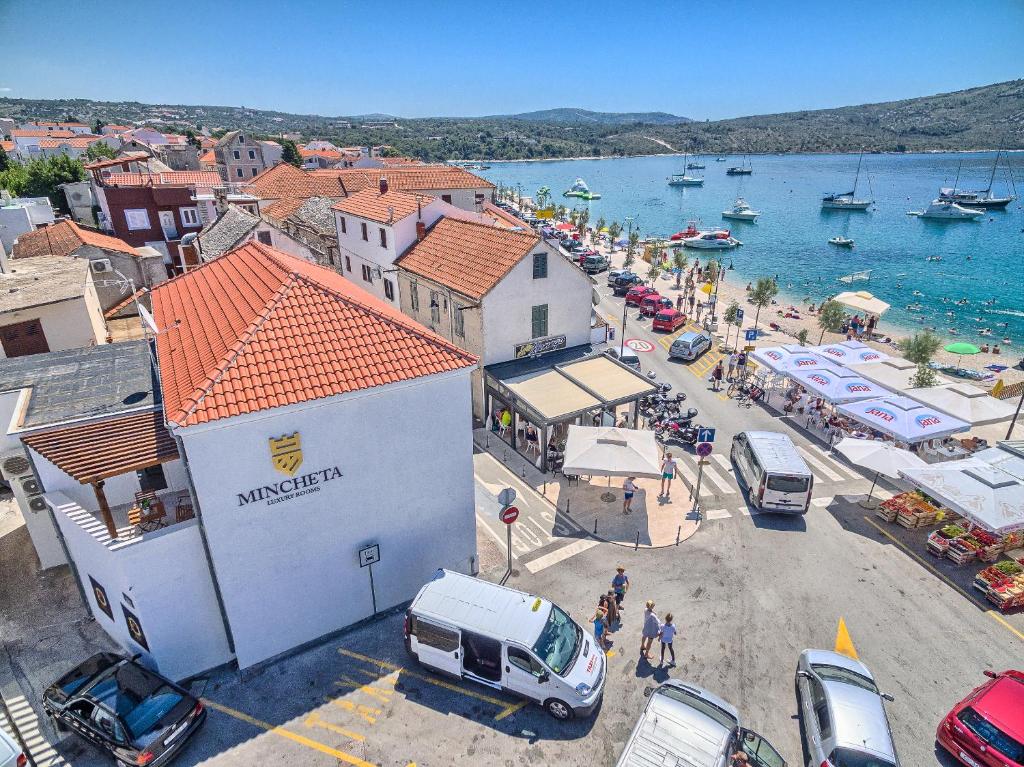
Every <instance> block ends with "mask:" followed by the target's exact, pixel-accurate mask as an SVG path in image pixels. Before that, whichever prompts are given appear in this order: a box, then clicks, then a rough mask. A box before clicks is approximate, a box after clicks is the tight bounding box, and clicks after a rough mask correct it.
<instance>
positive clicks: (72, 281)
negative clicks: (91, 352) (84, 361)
mask: <svg viewBox="0 0 1024 767" xmlns="http://www.w3.org/2000/svg"><path fill="white" fill-rule="evenodd" d="M8 267H9V268H8V270H7V271H5V272H3V273H2V274H0V357H2V358H9V357H21V356H23V355H26V354H41V353H43V352H48V351H59V350H61V349H77V348H81V347H86V346H94V345H96V344H102V343H106V337H107V327H106V323H105V322H104V318H103V308H102V307H101V306H100V299H99V296H97V295H96V287H95V285H94V284H93V279H92V269H90V268H89V262H88V261H86V260H85V259H80V258H64V257H59V256H40V257H38V258H25V259H13V260H11V261H9V262H8Z"/></svg>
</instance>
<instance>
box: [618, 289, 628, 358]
mask: <svg viewBox="0 0 1024 767" xmlns="http://www.w3.org/2000/svg"><path fill="white" fill-rule="evenodd" d="M627 309H629V304H627V303H626V300H625V299H623V300H622V337H621V338H620V339H619V358H620V359H621V358H622V355H623V354H624V353H625V351H626V310H627Z"/></svg>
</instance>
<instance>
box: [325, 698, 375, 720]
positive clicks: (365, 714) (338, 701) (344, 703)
mask: <svg viewBox="0 0 1024 767" xmlns="http://www.w3.org/2000/svg"><path fill="white" fill-rule="evenodd" d="M327 702H328V703H331V704H332V705H335V706H337V707H338V708H342V709H345V711H351V712H352V713H353V714H359V716H361V717H362V718H363V719H365V720H366V722H367V723H369V724H376V723H377V717H378V716H380V715H381V714H382V713H383V712H382V711H381V710H380V709H379V708H370V707H369V706H364V705H362V704H359V703H353V702H352V701H349V700H345V699H344V698H328V699H327Z"/></svg>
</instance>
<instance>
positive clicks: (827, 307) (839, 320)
mask: <svg viewBox="0 0 1024 767" xmlns="http://www.w3.org/2000/svg"><path fill="white" fill-rule="evenodd" d="M844 322H846V309H845V308H844V307H843V305H842V304H841V303H839V302H838V301H833V300H832V299H829V300H828V301H826V302H825V303H823V304H822V305H821V307H820V308H819V309H818V327H819V328H821V335H820V336H819V337H818V343H819V344H820V343H821V342H822V339H824V338H825V331H826V330H827V331H828V332H829V333H838V332H839V331H840V330H841V329H842V327H843V323H844Z"/></svg>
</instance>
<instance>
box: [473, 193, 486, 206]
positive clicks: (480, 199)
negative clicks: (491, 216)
mask: <svg viewBox="0 0 1024 767" xmlns="http://www.w3.org/2000/svg"><path fill="white" fill-rule="evenodd" d="M475 201H476V204H477V205H483V204H484V196H483V194H482V193H481V192H477V193H476V195H475Z"/></svg>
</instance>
